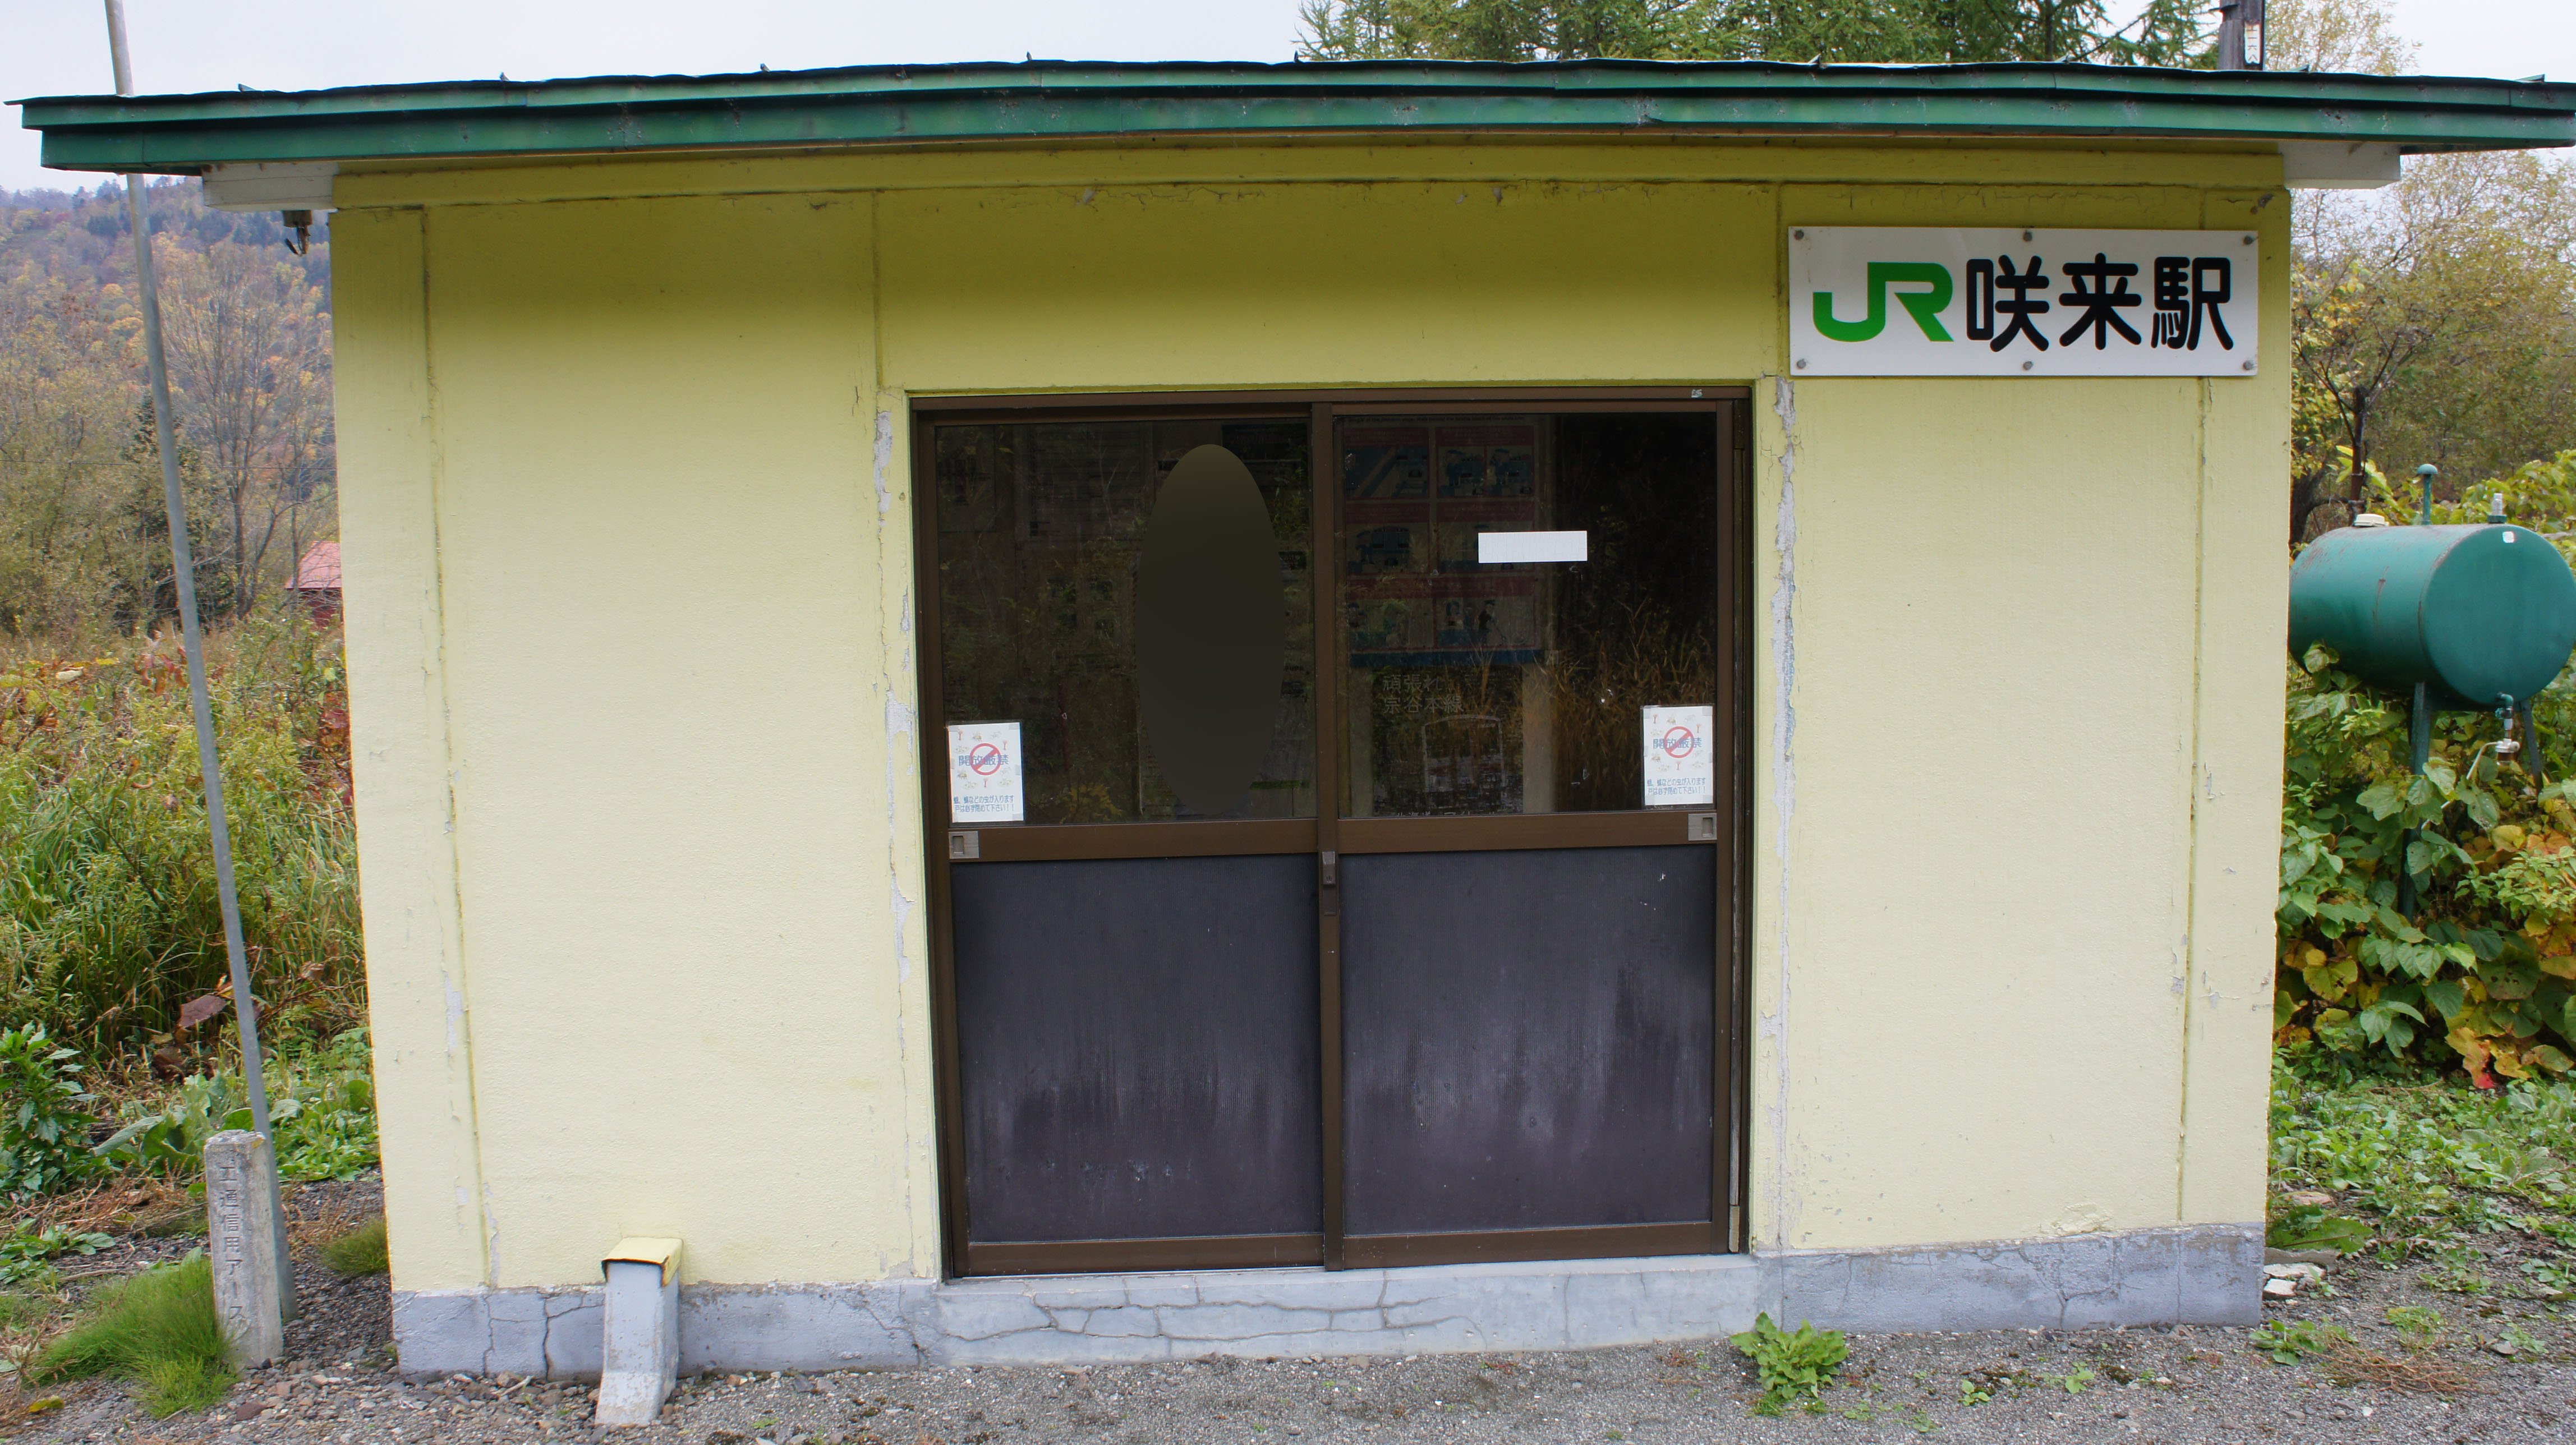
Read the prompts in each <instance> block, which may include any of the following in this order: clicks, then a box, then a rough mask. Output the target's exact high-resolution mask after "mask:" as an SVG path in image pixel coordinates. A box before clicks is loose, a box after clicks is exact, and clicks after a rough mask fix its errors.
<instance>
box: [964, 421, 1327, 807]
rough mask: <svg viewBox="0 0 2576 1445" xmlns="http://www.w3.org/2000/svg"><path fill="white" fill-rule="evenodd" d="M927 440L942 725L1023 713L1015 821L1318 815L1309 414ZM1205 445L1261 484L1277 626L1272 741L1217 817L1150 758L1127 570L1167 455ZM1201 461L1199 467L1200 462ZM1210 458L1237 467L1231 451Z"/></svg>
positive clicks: (1176, 459)
mask: <svg viewBox="0 0 2576 1445" xmlns="http://www.w3.org/2000/svg"><path fill="white" fill-rule="evenodd" d="M933 436H934V438H935V442H934V445H935V446H936V449H937V455H936V461H935V468H934V475H935V478H936V489H937V495H936V497H935V498H934V499H933V505H935V506H936V508H937V510H938V535H939V549H938V550H939V559H938V566H939V646H940V682H941V706H942V708H943V709H944V711H945V713H946V719H947V721H948V722H949V723H951V724H957V723H968V722H1011V721H1016V722H1017V723H1019V724H1020V739H1021V743H1020V746H1021V750H1022V754H1023V766H1024V777H1023V787H1024V789H1025V793H1026V803H1025V807H1026V815H1025V816H1026V821H1028V822H1030V823H1121V822H1142V821H1160V820H1169V819H1175V818H1198V817H1219V818H1302V817H1312V816H1314V811H1315V781H1314V780H1315V724H1314V689H1313V682H1314V656H1315V628H1314V604H1313V599H1312V593H1311V592H1310V591H1309V590H1308V589H1309V587H1310V586H1311V585H1312V578H1313V569H1312V568H1311V567H1310V566H1309V565H1308V559H1309V556H1310V555H1311V551H1312V542H1311V537H1312V532H1311V526H1312V521H1311V519H1312V514H1313V505H1312V501H1313V499H1312V494H1311V491H1310V487H1311V481H1310V475H1311V469H1310V467H1309V459H1308V456H1307V451H1308V447H1307V441H1306V438H1307V428H1306V423H1305V422H1304V421H1303V420H1299V419H1288V420H1249V419H1247V420H1217V419H1209V420H1195V419H1194V420H1187V421H1106V422H1104V421H1086V422H1052V423H1043V424H1032V425H1011V424H1001V423H994V424H975V425H959V426H942V427H938V428H936V429H935V430H934V432H933ZM1203 447H1221V448H1223V449H1224V451H1225V453H1226V454H1228V456H1230V458H1231V459H1232V462H1239V463H1240V466H1241V471H1242V472H1246V473H1249V475H1250V479H1251V482H1252V484H1253V485H1254V486H1255V487H1257V488H1258V490H1259V493H1260V499H1261V503H1262V506H1263V507H1265V508H1266V509H1267V511H1268V516H1269V530H1270V538H1271V545H1270V546H1269V547H1268V549H1267V550H1268V551H1270V552H1275V554H1276V557H1277V567H1278V576H1279V589H1278V590H1279V598H1280V606H1281V607H1282V609H1283V610H1284V613H1285V626H1286V646H1285V649H1284V657H1283V661H1282V664H1281V667H1280V675H1279V683H1278V707H1277V711H1276V717H1275V721H1273V722H1272V724H1271V726H1270V731H1269V736H1268V741H1267V747H1266V751H1263V752H1262V753H1261V755H1260V762H1259V765H1258V766H1257V767H1256V768H1254V769H1253V770H1252V775H1251V777H1250V780H1249V785H1248V786H1247V787H1245V788H1244V789H1243V790H1242V792H1241V793H1240V795H1239V796H1236V797H1234V798H1233V800H1232V801H1231V803H1230V804H1227V805H1224V810H1223V811H1219V812H1213V813H1205V812H1197V811H1193V810H1192V809H1191V808H1190V807H1189V806H1188V805H1187V804H1185V803H1184V802H1183V801H1182V800H1181V799H1180V798H1179V797H1177V796H1176V795H1175V794H1174V792H1173V790H1172V787H1171V786H1170V784H1169V782H1168V781H1167V780H1166V779H1165V778H1164V777H1163V775H1162V771H1161V769H1160V768H1159V767H1157V766H1156V763H1155V759H1154V749H1153V745H1152V741H1151V729H1150V728H1149V727H1148V725H1147V721H1146V716H1145V710H1144V709H1143V708H1141V707H1140V698H1139V695H1138V685H1139V679H1138V674H1137V667H1136V642H1137V621H1138V619H1137V616H1136V602H1137V595H1138V585H1137V584H1138V577H1139V572H1140V568H1142V567H1143V566H1144V564H1145V562H1146V555H1145V554H1146V542H1147V537H1148V532H1149V530H1150V529H1151V527H1152V525H1153V523H1154V518H1155V505H1156V503H1157V501H1159V500H1160V499H1161V498H1162V495H1163V486H1164V482H1165V480H1166V479H1167V478H1169V477H1170V476H1171V475H1172V472H1173V469H1174V468H1175V467H1176V466H1178V465H1179V464H1180V462H1181V461H1182V460H1183V459H1184V458H1186V457H1189V456H1190V455H1191V454H1192V453H1193V452H1196V451H1198V450H1199V449H1200V448H1203ZM1209 460H1210V459H1207V458H1202V459H1201V462H1200V463H1199V464H1194V465H1196V466H1197V469H1198V470H1199V471H1201V472H1204V471H1207V470H1208V464H1209ZM1214 469H1215V471H1216V472H1217V473H1218V474H1219V475H1220V477H1221V478H1222V477H1232V476H1236V475H1239V474H1238V473H1235V472H1234V471H1233V470H1232V467H1231V463H1230V462H1228V461H1227V460H1226V458H1224V457H1219V458H1215V459H1214ZM1217 485H1219V487H1220V490H1221V489H1222V485H1223V483H1222V481H1220V483H1218V484H1217ZM1235 485H1240V484H1239V483H1236V484H1235ZM1246 505H1248V503H1247V504H1246ZM1219 511H1220V513H1222V512H1223V509H1222V508H1221V507H1220V508H1219ZM1236 516H1237V520H1240V516H1239V514H1236ZM1254 523H1255V524H1256V525H1257V523H1258V518H1257V517H1256V518H1255V519H1254ZM1171 534H1172V531H1171V529H1170V528H1168V527H1167V529H1166V535H1167V536H1169V535H1171ZM1255 550H1256V552H1259V551H1261V550H1263V549H1261V548H1260V546H1259V544H1257V543H1256V544H1255ZM1204 572H1205V569H1204V568H1201V569H1198V572H1197V573H1192V572H1190V571H1189V569H1187V568H1183V569H1181V572H1180V574H1179V575H1182V576H1184V577H1185V578H1186V577H1191V576H1199V575H1201V574H1203V573H1204ZM1237 580H1243V579H1237ZM1251 580H1254V581H1255V582H1257V583H1259V584H1264V585H1266V582H1267V579H1266V578H1262V579H1251ZM1193 585H1196V584H1193ZM1148 590H1149V591H1151V589H1148ZM1234 591H1235V593H1236V596H1237V599H1238V600H1240V596H1241V589H1240V588H1236V589H1234ZM1161 595H1166V596H1169V595H1172V589H1171V588H1169V587H1166V588H1164V589H1163V593H1162V594H1161ZM1261 595H1263V596H1265V597H1266V595H1267V593H1266V592H1263V593H1262V594H1261ZM1148 630H1149V632H1150V631H1151V630H1152V628H1151V626H1150V625H1149V628H1148ZM1252 630H1253V631H1256V632H1257V631H1261V630H1262V629H1259V628H1255V629H1252ZM1157 685H1160V684H1157ZM1182 701H1183V702H1186V701H1188V700H1187V699H1182ZM1184 711H1186V710H1184ZM1236 711H1238V712H1239V711H1240V709H1237V710H1236ZM1172 715H1174V714H1170V713H1167V714H1166V716H1167V717H1168V716H1172ZM1255 726H1256V727H1257V726H1258V723H1257V722H1256V724H1255ZM933 747H934V749H935V748H936V747H937V742H936V740H934V742H933ZM1245 756H1246V757H1249V754H1248V753H1247V754H1245ZM1202 772H1204V769H1202ZM1204 791H1205V789H1204V785H1202V792H1204ZM1201 801H1202V802H1206V801H1208V799H1207V798H1206V797H1204V796H1202V798H1201Z"/></svg>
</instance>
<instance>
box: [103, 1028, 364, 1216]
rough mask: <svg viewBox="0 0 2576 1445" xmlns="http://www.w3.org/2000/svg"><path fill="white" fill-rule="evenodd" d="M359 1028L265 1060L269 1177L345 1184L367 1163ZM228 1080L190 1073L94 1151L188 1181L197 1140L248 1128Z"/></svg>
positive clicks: (244, 1108) (235, 1083)
mask: <svg viewBox="0 0 2576 1445" xmlns="http://www.w3.org/2000/svg"><path fill="white" fill-rule="evenodd" d="M369 1067H370V1059H369V1056H368V1052H367V1031H366V1030H364V1029H350V1030H348V1031H347V1032H345V1033H343V1034H341V1035H340V1036H339V1037H338V1038H335V1039H333V1040H332V1041H331V1042H330V1043H329V1044H328V1045H326V1046H324V1047H322V1048H318V1049H308V1050H305V1051H302V1052H286V1051H281V1052H280V1053H279V1054H278V1055H277V1056H275V1057H273V1058H271V1059H270V1060H269V1067H268V1071H267V1072H268V1098H269V1112H268V1117H269V1125H270V1128H271V1130H272V1132H273V1133H274V1134H275V1135H276V1139H277V1161H278V1174H279V1177H281V1178H283V1179H287V1180H291V1181H293V1180H313V1179H353V1178H356V1177H357V1176H358V1174H359V1173H361V1172H362V1171H364V1170H366V1169H369V1168H372V1167H374V1165H375V1163H376V1157H377V1148H376V1114H375V1084H374V1079H373V1076H372V1075H371V1074H370V1073H369V1072H368V1070H369ZM247 1099H248V1096H247V1094H246V1093H245V1092H244V1091H243V1089H242V1087H241V1080H240V1078H239V1077H238V1076H237V1075H233V1074H218V1075H216V1076H214V1077H212V1078H208V1077H205V1076H202V1075H194V1076H191V1077H190V1078H189V1079H188V1080H187V1081H186V1082H185V1083H183V1084H181V1085H180V1086H179V1087H178V1089H177V1090H176V1091H175V1092H174V1093H172V1094H171V1095H170V1096H169V1097H168V1098H167V1099H166V1100H165V1101H164V1102H163V1103H162V1105H161V1106H160V1107H159V1108H158V1109H153V1108H151V1107H149V1106H147V1105H132V1106H129V1108H128V1111H127V1112H128V1115H129V1119H128V1122H127V1123H126V1125H125V1127H124V1128H122V1129H119V1130H118V1131H117V1132H116V1133H115V1134H114V1135H113V1136H112V1137H110V1138H109V1139H108V1141H107V1142H106V1143H104V1144H101V1145H99V1146H98V1150H97V1152H98V1154H99V1156H100V1157H101V1158H104V1159H106V1160H108V1161H110V1162H112V1163H114V1164H116V1165H117V1166H118V1167H120V1168H127V1169H139V1170H143V1171H146V1172H152V1173H174V1174H194V1173H196V1172H197V1171H198V1170H199V1169H200V1168H201V1167H203V1166H202V1164H201V1160H202V1159H203V1156H204V1151H205V1147H206V1140H207V1139H208V1138H209V1137H210V1136H212V1135H214V1134H217V1133H220V1132H222V1131H224V1130H226V1129H247V1128H249V1127H250V1124H251V1116H250V1105H249V1103H248V1102H247Z"/></svg>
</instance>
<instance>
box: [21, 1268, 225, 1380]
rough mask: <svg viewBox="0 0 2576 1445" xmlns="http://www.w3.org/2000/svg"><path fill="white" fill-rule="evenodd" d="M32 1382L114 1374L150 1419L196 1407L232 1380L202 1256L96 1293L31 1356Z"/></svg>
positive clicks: (211, 1278) (210, 1273)
mask: <svg viewBox="0 0 2576 1445" xmlns="http://www.w3.org/2000/svg"><path fill="white" fill-rule="evenodd" d="M26 1373H27V1376H28V1378H29V1380H30V1381H31V1382H32V1383H36V1384H44V1383H49V1382H51V1381H55V1380H66V1379H75V1378H79V1377H82V1376H87V1375H120V1376H123V1377H124V1378H126V1379H130V1380H133V1381H136V1382H137V1383H139V1384H141V1385H142V1387H143V1404H144V1407H145V1408H146V1409H147V1410H150V1411H151V1412H152V1413H153V1414H155V1415H169V1414H172V1413H175V1412H177V1411H180V1410H188V1409H203V1408H204V1407H205V1406H207V1405H209V1404H212V1403H213V1402H214V1401H215V1400H218V1399H220V1398H222V1396H223V1393H224V1391H225V1390H227V1389H229V1388H230V1387H231V1385H232V1381H233V1371H232V1366H231V1363H230V1359H229V1353H228V1351H227V1349H226V1347H225V1342H224V1329H223V1325H222V1323H221V1322H220V1321H219V1320H217V1319H216V1317H215V1284H214V1273H213V1270H212V1268H211V1267H210V1266H209V1265H208V1263H207V1261H206V1258H205V1256H203V1255H191V1256H190V1257H189V1258H187V1259H186V1260H184V1261H182V1262H180V1263H178V1264H174V1265H163V1266H161V1267H160V1268H158V1269H148V1270H145V1271H144V1272H142V1273H141V1274H137V1275H132V1276H129V1277H128V1278H126V1279H123V1280H120V1281H118V1282H116V1283H115V1284H112V1285H109V1286H108V1287H106V1288H104V1289H102V1290H100V1291H99V1292H98V1293H97V1294H96V1295H95V1296H93V1297H92V1300H91V1303H90V1307H89V1309H88V1311H87V1312H86V1316H85V1318H84V1319H83V1320H82V1321H81V1322H80V1323H79V1324H77V1325H75V1326H73V1328H72V1329H71V1331H70V1332H69V1333H67V1334H65V1335H64V1336H63V1337H62V1338H61V1339H59V1340H56V1341H55V1342H54V1343H53V1345H52V1346H50V1347H49V1348H47V1349H46V1351H45V1352H44V1354H43V1355H41V1356H40V1357H38V1359H37V1360H36V1362H35V1364H34V1366H33V1367H32V1368H30V1369H29V1370H28V1371H27V1372H26Z"/></svg>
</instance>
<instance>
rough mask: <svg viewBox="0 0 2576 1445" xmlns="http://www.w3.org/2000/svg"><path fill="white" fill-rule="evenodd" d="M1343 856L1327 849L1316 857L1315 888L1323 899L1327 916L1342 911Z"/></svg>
mask: <svg viewBox="0 0 2576 1445" xmlns="http://www.w3.org/2000/svg"><path fill="white" fill-rule="evenodd" d="M1341 862H1342V855H1341V854H1339V853H1336V852H1334V851H1332V850H1331V849H1326V850H1325V851H1323V852H1321V853H1318V854H1316V855H1315V886H1316V891H1317V892H1318V893H1320V894H1321V895H1322V897H1323V904H1324V913H1325V916H1327V917H1330V916H1332V915H1333V914H1337V913H1339V912H1341V911H1342V879H1341V874H1342V867H1341Z"/></svg>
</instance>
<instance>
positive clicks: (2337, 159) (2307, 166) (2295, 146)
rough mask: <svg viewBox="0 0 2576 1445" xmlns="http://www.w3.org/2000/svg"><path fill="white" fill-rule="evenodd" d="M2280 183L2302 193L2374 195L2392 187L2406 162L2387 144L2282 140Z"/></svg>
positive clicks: (2384, 142) (2394, 147) (2396, 150)
mask: <svg viewBox="0 0 2576 1445" xmlns="http://www.w3.org/2000/svg"><path fill="white" fill-rule="evenodd" d="M2279 144H2280V147H2281V181H2282V184H2284V185H2287V186H2288V187H2290V188H2291V189H2292V190H2301V191H2375V190H2377V189H2379V188H2380V187H2381V186H2386V185H2394V184H2396V182H2397V179H2398V177H2399V176H2400V175H2402V174H2403V173H2404V166H2405V161H2404V157H2403V155H2402V154H2401V153H2400V152H2399V150H2398V148H2397V147H2396V145H2394V144H2393V143H2391V142H2388V141H2340V140H2285V141H2282V142H2279Z"/></svg>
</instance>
